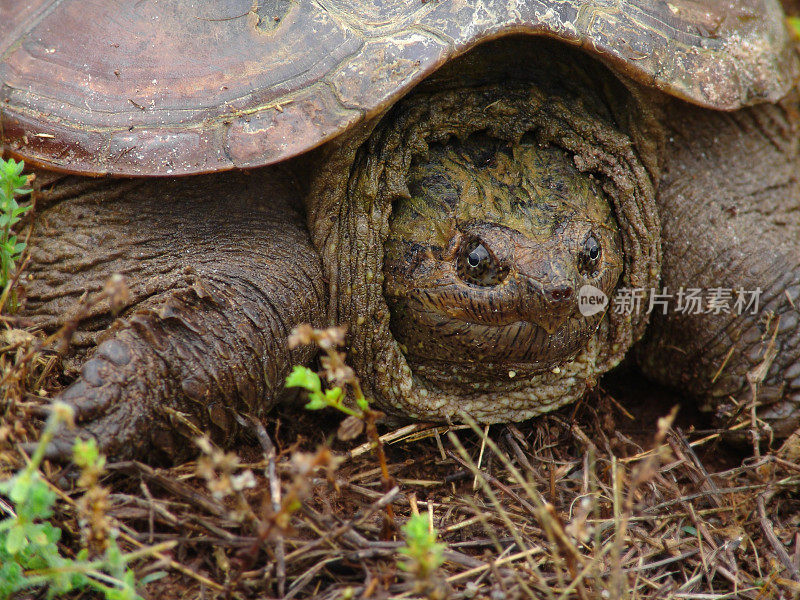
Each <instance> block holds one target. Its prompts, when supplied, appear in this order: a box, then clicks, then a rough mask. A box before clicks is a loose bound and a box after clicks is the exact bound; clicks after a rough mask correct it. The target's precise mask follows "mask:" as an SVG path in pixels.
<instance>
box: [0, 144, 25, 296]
mask: <svg viewBox="0 0 800 600" xmlns="http://www.w3.org/2000/svg"><path fill="white" fill-rule="evenodd" d="M24 168H25V163H23V162H16V161H15V160H14V159H13V158H12V159H9V160H7V161H6V160H3V159H0V294H2V293H3V292H5V290H6V287H8V286H9V285H10V283H11V280H12V277H13V276H14V270H15V269H16V263H17V261H18V260H19V259H20V257H21V256H22V252H23V251H24V250H25V242H20V241H18V240H17V236H16V235H14V231H13V229H12V228H13V227H14V225H16V224H17V223H19V221H20V219H21V218H22V215H24V214H25V213H26V212H27V211H28V210H30V208H31V207H30V205H27V206H20V205H19V204H18V203H17V200H16V197H17V196H24V195H26V194H29V193H30V192H31V190H30V189H29V188H28V187H27V186H28V183H29V178H28V176H27V175H23V174H22V170H23V169H24Z"/></svg>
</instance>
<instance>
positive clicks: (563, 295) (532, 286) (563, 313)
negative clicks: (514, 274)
mask: <svg viewBox="0 0 800 600" xmlns="http://www.w3.org/2000/svg"><path fill="white" fill-rule="evenodd" d="M519 275H520V277H521V279H523V280H524V282H525V283H524V285H521V286H520V288H521V289H522V293H523V294H524V296H525V298H524V299H523V300H522V303H523V305H524V306H525V314H526V316H527V320H528V321H530V322H531V323H534V324H536V325H538V326H539V327H541V328H542V329H544V330H545V331H546V332H547V333H548V334H549V335H553V334H554V333H555V332H556V331H558V330H559V329H560V328H561V327H562V326H563V325H564V323H566V321H567V320H568V319H569V318H570V317H572V316H573V315H574V314H575V312H576V311H577V309H578V300H577V285H576V282H575V281H574V278H573V277H569V276H568V275H566V274H562V273H557V272H554V271H550V272H549V273H541V272H539V273H535V274H533V273H531V274H523V273H520V274H519ZM531 275H535V276H533V277H532V276H531ZM520 283H522V282H520Z"/></svg>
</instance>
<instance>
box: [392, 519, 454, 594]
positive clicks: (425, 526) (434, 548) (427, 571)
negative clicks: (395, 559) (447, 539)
mask: <svg viewBox="0 0 800 600" xmlns="http://www.w3.org/2000/svg"><path fill="white" fill-rule="evenodd" d="M402 530H403V536H404V537H405V539H406V545H405V546H402V547H401V548H400V549H399V550H398V552H400V554H403V555H404V556H407V557H408V560H407V561H405V562H401V563H399V565H398V566H399V567H400V568H401V569H402V570H404V571H408V572H409V573H413V574H414V575H415V576H416V578H417V579H418V580H427V579H428V578H429V577H430V576H431V575H432V574H433V573H435V572H436V570H437V569H438V568H439V567H441V566H442V563H444V550H445V547H446V546H445V545H444V544H442V543H441V542H437V541H436V538H437V537H438V533H437V531H436V530H435V529H432V528H431V527H430V526H429V521H428V516H427V515H424V514H419V515H413V516H412V517H411V518H410V519H409V520H408V521H407V522H406V524H405V525H403V527H402Z"/></svg>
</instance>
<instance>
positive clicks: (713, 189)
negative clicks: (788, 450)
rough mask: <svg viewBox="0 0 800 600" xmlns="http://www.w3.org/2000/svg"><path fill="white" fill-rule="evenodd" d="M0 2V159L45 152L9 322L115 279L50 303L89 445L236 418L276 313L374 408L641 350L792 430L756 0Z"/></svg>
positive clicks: (606, 365) (225, 423) (781, 140)
mask: <svg viewBox="0 0 800 600" xmlns="http://www.w3.org/2000/svg"><path fill="white" fill-rule="evenodd" d="M0 7H1V8H2V11H0V12H2V13H3V14H4V15H5V18H4V20H3V22H2V23H0V52H2V54H0V59H1V61H2V62H0V81H2V88H0V128H1V129H0V133H2V145H3V150H4V152H5V153H8V154H11V155H14V156H18V157H21V158H24V159H25V160H26V161H28V162H29V164H32V165H35V166H36V167H37V168H38V169H41V170H40V171H38V177H37V180H36V190H35V196H36V202H37V203H36V209H37V216H36V221H35V223H34V230H33V235H32V237H31V241H30V247H31V250H32V251H31V261H30V264H29V266H28V276H27V279H26V282H25V285H26V290H25V296H26V298H25V311H26V314H27V315H29V316H30V317H32V318H34V319H35V320H36V321H37V322H38V323H39V324H40V325H41V326H42V327H43V328H45V329H46V330H54V329H55V328H57V327H59V326H61V325H62V324H63V323H64V322H65V320H66V319H68V318H70V316H74V314H75V313H74V312H71V311H73V310H74V306H75V305H76V302H78V301H79V300H80V299H82V298H84V297H85V296H86V295H87V294H89V295H91V294H95V293H96V292H100V291H101V290H102V289H103V286H104V285H105V282H106V281H107V280H108V279H109V277H110V276H111V275H113V274H122V275H123V276H124V278H125V280H126V281H127V284H128V288H129V291H128V294H127V295H126V296H125V297H124V298H122V299H121V300H122V304H123V307H122V308H123V310H122V312H121V314H119V315H118V316H114V315H112V314H111V312H110V303H109V301H108V300H105V301H103V302H99V303H94V304H90V305H85V306H84V307H83V308H82V309H80V310H81V313H80V314H81V324H80V327H79V329H78V331H77V332H76V334H75V337H74V353H73V355H71V357H69V359H68V361H67V367H68V370H69V369H70V368H71V369H74V370H75V372H76V373H77V370H78V369H80V373H79V375H78V376H77V378H76V379H75V381H74V382H73V383H72V384H71V385H70V386H69V387H68V388H66V389H65V390H64V391H63V392H62V393H61V396H60V397H61V399H62V400H65V401H67V402H69V403H71V404H72V405H74V406H75V408H76V412H77V420H78V424H79V433H87V434H91V435H95V436H97V437H98V439H99V440H100V442H101V445H102V446H103V448H104V449H105V451H106V452H108V453H110V454H112V455H114V456H117V457H130V456H137V455H139V456H140V455H143V454H147V453H148V452H150V451H151V450H152V448H153V447H160V448H163V449H167V450H170V449H171V451H172V450H174V449H175V448H174V447H173V446H172V445H171V436H170V426H169V419H168V418H167V417H165V411H164V410H163V409H164V408H165V407H170V408H173V409H176V410H178V411H181V412H183V413H186V414H189V415H191V416H192V418H193V419H195V420H196V421H197V422H198V423H199V425H200V426H201V427H202V428H206V429H208V430H211V431H216V430H217V429H220V430H221V431H222V432H228V431H230V427H231V426H230V423H231V422H232V420H231V414H230V412H229V411H230V410H232V409H234V410H246V411H250V412H256V413H263V412H265V411H266V410H268V409H269V408H270V406H271V405H272V404H273V402H274V401H275V400H276V399H277V398H278V397H279V395H280V392H281V389H282V382H283V381H284V378H285V376H286V374H287V372H288V370H289V368H290V365H292V364H295V363H301V362H307V361H309V360H311V358H312V356H311V354H310V351H309V350H308V349H294V350H293V349H290V348H289V347H288V345H287V336H288V334H289V332H290V331H291V330H292V328H293V327H294V326H296V325H297V324H300V323H304V322H310V323H312V324H315V325H324V324H347V325H348V328H349V330H348V331H349V333H348V342H349V346H348V351H349V360H350V361H351V364H352V365H353V366H354V367H355V369H356V371H357V373H358V374H359V375H360V377H361V379H362V382H363V384H364V388H365V392H366V393H367V396H368V397H370V398H372V399H373V400H374V401H375V403H376V404H377V405H378V406H379V407H380V408H382V409H384V410H386V411H388V412H390V413H394V414H397V415H402V416H407V417H413V418H419V419H430V420H448V419H451V418H453V419H457V418H458V415H459V412H460V411H466V412H467V413H469V414H471V415H472V416H473V417H474V418H476V419H477V420H479V421H481V422H484V423H492V422H498V421H505V420H522V419H526V418H528V417H530V416H533V415H536V414H540V413H542V412H545V411H548V410H551V409H554V408H556V407H558V406H561V405H563V404H565V403H567V402H570V401H573V400H575V399H576V398H578V397H580V396H581V395H582V394H583V393H584V392H585V390H586V389H587V388H588V387H591V386H592V385H594V383H595V382H596V381H597V378H598V377H599V376H600V375H602V374H603V373H605V372H606V371H608V370H609V369H611V368H612V367H613V366H615V365H616V364H618V363H619V362H620V360H621V359H622V358H623V357H624V356H625V355H626V353H628V352H629V350H631V348H632V346H633V345H634V343H636V342H637V341H639V340H640V339H641V340H642V341H641V342H639V344H638V345H637V349H636V350H635V353H636V356H637V358H638V361H639V363H640V364H641V368H642V369H643V370H644V372H645V373H646V374H647V375H649V376H650V377H652V378H654V379H656V380H658V381H661V382H664V383H667V384H670V385H673V386H677V387H679V388H680V389H681V390H683V391H684V392H685V393H687V394H688V395H693V396H696V397H697V401H698V402H700V403H702V404H703V405H704V406H705V407H707V408H708V409H710V410H716V411H717V412H718V414H719V415H721V416H724V415H725V414H729V413H730V412H731V411H734V410H736V407H737V406H741V405H742V403H744V402H747V401H749V400H750V397H751V391H750V387H749V384H748V377H749V379H750V381H751V382H754V381H757V382H758V383H760V385H759V388H758V398H759V401H760V402H761V403H762V404H763V405H764V406H763V408H762V415H763V417H764V418H765V419H768V420H769V421H770V422H771V423H772V424H773V426H774V427H775V428H776V429H777V430H779V432H789V431H791V430H792V429H794V428H795V427H796V426H797V423H798V418H799V417H800V329H798V326H797V325H798V312H797V308H796V302H797V299H798V297H799V296H800V281H799V280H798V278H799V276H800V250H799V249H798V239H800V210H798V207H800V184H798V181H797V177H798V172H799V171H800V169H798V167H799V166H800V162H799V159H798V141H799V140H800V130H799V129H798V125H800V113H798V107H799V106H800V104H799V103H798V98H797V95H796V93H795V92H794V91H793V86H794V84H795V81H796V77H797V74H798V57H797V55H796V52H795V49H794V47H793V42H792V40H791V39H790V36H789V34H788V32H787V30H786V27H785V24H784V17H783V12H782V10H781V7H780V6H779V5H778V4H776V3H775V2H774V1H773V0H742V1H739V2H730V1H729V0H725V1H724V2H722V1H718V0H705V1H703V2H693V1H691V0H672V1H671V2H669V3H667V2H660V1H656V2H654V1H652V0H621V1H618V2H581V1H579V0H566V1H564V0H559V1H556V0H530V1H522V2H511V3H507V2H499V1H495V0H487V1H485V2H474V3H473V2H460V1H458V0H438V1H432V2H424V1H422V2H417V3H414V2H408V1H406V0H385V1H382V2H358V1H353V0H341V1H340V0H321V1H319V2H315V3H311V2H306V1H299V2H287V1H284V0H272V1H269V2H265V3H261V2H258V3H253V4H252V5H251V3H250V2H249V0H246V1H245V0H240V1H234V0H228V1H225V2H215V3H209V4H201V5H198V6H195V5H193V7H191V8H189V7H187V5H186V3H184V2H177V1H167V2H159V3H149V2H137V3H132V2H109V1H104V2H100V3H97V5H96V6H93V7H92V8H91V10H87V5H86V2H85V0H83V1H81V2H77V1H69V0H68V1H65V2H59V3H56V4H51V3H46V2H43V1H37V2H31V3H26V4H25V6H24V7H23V6H22V5H18V3H13V2H11V1H10V0H5V1H2V2H0ZM87 12H90V13H91V14H92V18H91V19H89V20H87V19H86V18H85V15H86V14H87ZM243 169H247V170H246V171H243ZM76 174H77V175H76ZM100 175H103V176H105V177H98V176H100ZM178 175H181V176H185V177H176V176H178ZM111 176H115V177H111ZM168 176H169V177H168ZM622 292H625V293H627V294H628V295H627V296H624V295H621V294H622ZM744 293H751V297H750V301H748V302H747V303H746V304H745V303H742V302H739V301H740V300H741V299H742V297H743V294H744ZM752 294H755V298H756V300H760V302H755V303H754V302H752V299H753V296H752ZM620 298H622V300H620ZM625 298H628V300H625ZM690 298H694V299H695V300H697V299H698V298H699V299H700V301H699V302H694V303H689V302H688V299H690ZM118 300H119V299H118ZM629 300H630V301H629ZM645 333H646V335H645ZM643 336H644V338H643ZM754 374H755V375H754ZM173 414H174V413H173ZM67 443H68V436H66V435H64V436H62V438H59V440H58V441H57V443H56V444H55V446H54V448H55V450H56V451H63V450H64V449H65V448H66V447H67V446H66V444H67Z"/></svg>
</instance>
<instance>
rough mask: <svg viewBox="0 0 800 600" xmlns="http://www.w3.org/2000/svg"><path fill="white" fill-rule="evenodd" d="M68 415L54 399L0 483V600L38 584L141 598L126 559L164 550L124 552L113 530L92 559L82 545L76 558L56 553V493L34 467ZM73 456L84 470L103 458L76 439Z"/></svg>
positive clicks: (52, 590)
mask: <svg viewBox="0 0 800 600" xmlns="http://www.w3.org/2000/svg"><path fill="white" fill-rule="evenodd" d="M72 416H73V412H72V409H71V408H70V407H69V406H67V405H65V404H63V403H57V404H56V405H55V406H54V408H53V412H52V414H51V415H50V418H49V419H48V420H47V425H46V426H45V428H44V431H43V432H42V435H41V438H40V440H39V444H38V446H37V447H36V450H35V451H34V453H33V456H32V457H31V460H30V462H29V463H28V465H27V466H26V467H25V468H24V469H22V470H21V471H19V472H18V473H16V474H15V475H14V476H13V477H11V479H8V480H6V481H2V482H0V494H1V495H3V496H5V497H6V498H8V500H10V502H11V505H7V504H5V503H3V504H2V505H0V508H2V509H3V510H5V512H6V513H7V516H6V518H4V519H2V520H0V600H6V599H7V598H12V597H15V595H16V594H17V593H18V592H21V591H23V590H33V589H42V588H46V589H47V594H48V597H53V596H56V595H59V594H65V593H67V592H70V591H73V590H81V589H84V588H92V589H94V590H97V591H99V592H101V593H102V594H103V595H104V596H105V597H106V598H107V600H137V599H139V598H140V596H139V595H138V594H137V593H136V587H135V581H134V573H133V571H132V570H131V569H129V568H128V567H127V565H128V563H129V562H131V561H133V560H136V559H137V558H141V557H142V556H145V555H147V554H151V553H153V552H158V551H159V550H163V549H165V548H164V547H154V548H146V549H143V550H139V551H136V552H133V553H130V554H123V553H122V551H121V549H120V548H119V546H118V545H117V542H116V533H115V532H113V533H112V535H111V536H110V540H109V543H108V546H107V548H106V550H105V553H104V554H103V555H102V556H100V557H98V558H97V559H94V560H92V559H90V557H89V551H88V550H87V549H86V548H83V549H82V550H81V551H80V552H78V554H77V556H76V558H75V559H71V558H67V557H65V556H63V555H62V554H61V551H60V549H59V547H58V541H59V540H60V539H61V530H60V529H59V528H58V527H55V526H54V525H53V524H52V523H50V521H49V519H50V517H52V516H53V507H54V505H55V502H56V494H55V492H54V491H53V490H52V489H51V488H50V486H49V485H48V483H47V481H45V479H44V478H43V477H42V474H41V472H40V471H39V465H40V464H41V462H42V460H43V458H44V454H45V450H46V448H47V445H48V444H49V443H50V441H51V440H52V439H53V435H54V434H55V431H56V428H57V427H58V426H59V425H60V424H61V423H64V422H71V421H72ZM75 455H76V456H75V458H76V462H78V463H79V464H80V466H81V467H82V470H83V472H84V474H86V473H87V472H88V471H92V472H94V473H96V474H97V473H99V472H100V471H102V467H103V465H104V464H105V459H104V458H103V456H102V455H100V453H99V452H98V451H97V446H96V444H93V443H91V442H89V443H87V442H76V444H75ZM162 546H163V545H162Z"/></svg>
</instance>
